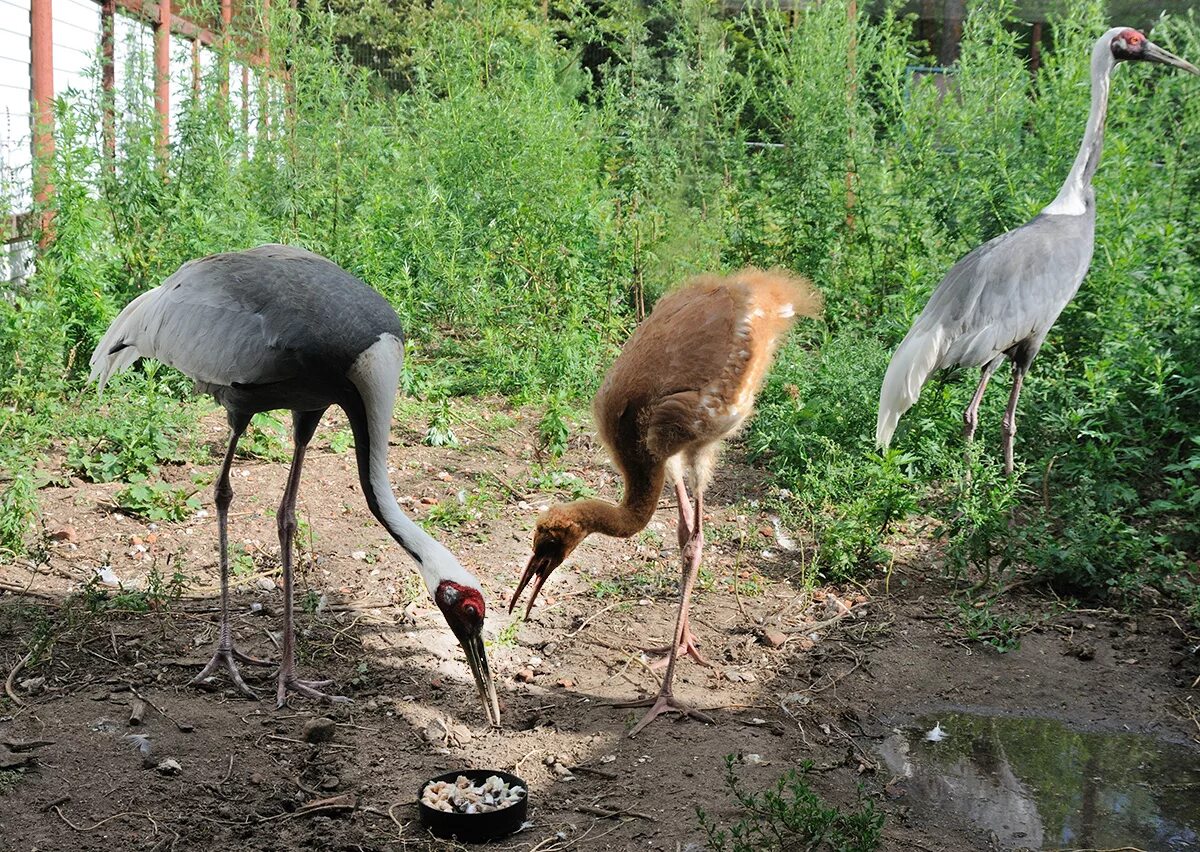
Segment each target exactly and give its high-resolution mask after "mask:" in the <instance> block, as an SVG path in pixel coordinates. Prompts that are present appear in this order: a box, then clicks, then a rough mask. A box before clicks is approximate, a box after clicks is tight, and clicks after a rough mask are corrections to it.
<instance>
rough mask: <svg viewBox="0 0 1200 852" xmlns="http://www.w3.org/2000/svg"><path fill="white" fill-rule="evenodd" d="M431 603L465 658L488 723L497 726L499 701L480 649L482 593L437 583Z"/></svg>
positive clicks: (466, 586)
mask: <svg viewBox="0 0 1200 852" xmlns="http://www.w3.org/2000/svg"><path fill="white" fill-rule="evenodd" d="M433 600H434V603H436V604H437V605H438V609H440V610H441V611H442V615H443V616H445V618H446V623H447V624H448V625H450V630H451V631H452V632H453V633H454V635H455V637H457V638H458V642H459V644H460V645H462V649H463V652H464V653H465V654H466V655H467V663H468V665H470V667H471V674H473V675H474V676H475V686H476V687H477V688H478V689H479V698H480V700H481V701H483V710H484V713H486V714H487V717H488V724H490V725H493V726H495V727H499V726H500V702H499V700H498V699H497V698H496V683H495V681H493V680H492V671H491V669H490V668H489V667H488V659H487V652H486V651H485V650H484V648H483V617H484V613H485V612H486V609H485V607H484V604H483V592H482V591H480V589H478V588H477V587H474V586H469V585H466V584H464V583H456V582H454V581H453V580H443V581H442V582H441V583H439V584H438V587H437V591H436V592H434V595H433Z"/></svg>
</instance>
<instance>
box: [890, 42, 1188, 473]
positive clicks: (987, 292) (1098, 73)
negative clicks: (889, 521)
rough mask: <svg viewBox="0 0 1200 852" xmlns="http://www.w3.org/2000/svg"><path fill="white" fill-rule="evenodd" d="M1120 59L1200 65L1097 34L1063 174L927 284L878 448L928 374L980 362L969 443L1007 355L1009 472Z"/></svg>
mask: <svg viewBox="0 0 1200 852" xmlns="http://www.w3.org/2000/svg"><path fill="white" fill-rule="evenodd" d="M1123 60H1142V61H1147V62H1161V63H1163V64H1165V65H1174V66H1175V67H1176V68H1182V69H1184V70H1185V71H1189V72H1191V73H1192V74H1200V69H1197V68H1196V67H1195V66H1194V65H1192V64H1191V63H1189V62H1186V61H1184V60H1183V59H1180V58H1179V57H1178V56H1175V55H1174V54H1173V53H1169V52H1168V51H1166V50H1163V49H1162V48H1161V47H1159V46H1158V45H1156V44H1154V43H1153V42H1151V41H1150V40H1148V39H1147V38H1146V37H1145V36H1144V35H1142V34H1141V33H1140V32H1138V31H1137V30H1134V29H1129V28H1127V27H1114V28H1113V29H1111V30H1109V31H1108V32H1106V33H1105V34H1104V35H1102V36H1101V37H1100V38H1099V40H1098V41H1097V42H1096V44H1095V46H1094V47H1093V48H1092V110H1091V114H1090V115H1089V116H1088V123H1087V131H1086V132H1085V133H1084V135H1083V144H1082V145H1081V146H1080V148H1079V154H1078V155H1076V157H1075V163H1074V165H1072V166H1071V172H1070V174H1068V175H1067V179H1066V182H1064V183H1063V185H1062V189H1060V190H1059V191H1058V195H1057V197H1055V199H1054V201H1052V202H1051V203H1050V205H1049V206H1047V207H1046V208H1044V209H1043V210H1042V212H1041V213H1039V214H1038V215H1037V216H1036V217H1034V219H1033V220H1032V221H1030V222H1027V223H1026V224H1024V225H1022V226H1021V227H1019V228H1016V229H1014V230H1012V231H1009V232H1008V233H1006V234H1001V235H1000V236H998V237H996V238H995V239H992V240H989V241H988V242H986V243H984V244H983V245H981V246H980V247H979V248H977V249H975V250H974V251H973V252H971V253H970V254H968V255H967V256H966V257H964V258H963V259H962V260H960V261H959V262H958V263H956V264H954V266H953V267H952V268H951V269H950V271H949V272H948V273H946V277H945V278H943V279H942V282H941V283H940V284H939V285H938V286H937V289H936V290H934V291H933V295H932V296H931V297H930V298H929V304H927V305H926V306H925V310H923V311H921V314H920V316H918V317H917V319H916V321H915V322H914V323H913V325H912V328H911V329H909V332H908V334H907V335H906V336H905V338H904V340H903V342H901V344H900V346H899V347H898V348H897V349H896V352H895V354H894V355H892V361H891V363H890V364H889V365H888V369H887V374H886V375H885V376H884V379H883V387H882V388H881V389H880V392H879V420H878V422H877V424H876V427H875V443H876V444H877V445H878V446H879V447H881V448H882V447H886V446H887V445H888V444H889V443H891V440H892V433H893V432H895V431H896V424H897V423H898V422H899V420H900V415H902V414H903V413H904V412H905V411H907V410H908V409H909V408H910V407H912V405H913V404H915V403H916V401H917V398H918V397H919V396H920V395H921V387H922V386H923V385H924V384H925V381H926V380H927V379H928V378H929V375H930V374H931V373H932V372H933V371H934V370H939V369H943V368H945V367H954V366H962V367H981V368H982V375H981V377H980V379H979V385H978V386H977V387H976V388H975V394H974V396H972V397H971V402H970V404H969V405H968V406H967V409H966V411H965V412H963V425H964V428H963V434H964V436H965V438H966V440H967V442H968V443H970V441H971V440H972V438H974V436H975V426H976V424H977V423H978V418H979V403H980V401H981V400H982V399H983V392H984V390H985V389H986V388H987V384H988V380H989V379H991V377H992V373H994V372H995V371H996V368H997V367H999V366H1000V364H1001V362H1002V361H1003V360H1004V358H1008V359H1009V360H1010V361H1012V363H1013V384H1012V392H1011V394H1010V395H1009V398H1008V408H1007V409H1006V410H1005V412H1004V470H1005V473H1006V474H1008V475H1011V474H1012V469H1013V436H1014V435H1016V432H1017V421H1016V411H1017V397H1018V396H1020V393H1021V382H1022V380H1023V379H1024V378H1025V373H1026V372H1028V371H1029V366H1030V364H1032V363H1033V359H1034V357H1035V356H1036V355H1037V353H1038V350H1039V349H1040V348H1041V346H1042V341H1044V340H1045V339H1046V334H1047V333H1048V332H1049V331H1050V328H1051V326H1053V325H1054V322H1055V321H1056V320H1057V319H1058V315H1059V314H1060V313H1062V309H1063V308H1065V307H1066V306H1067V303H1068V302H1069V301H1071V299H1072V298H1073V297H1074V296H1075V293H1076V291H1077V290H1078V289H1079V285H1080V283H1081V282H1082V281H1083V276H1084V275H1085V274H1086V273H1087V270H1088V266H1089V265H1090V264H1091V262H1092V247H1093V242H1094V240H1095V235H1096V199H1095V193H1094V191H1093V190H1092V176H1093V175H1094V174H1095V173H1096V167H1097V166H1098V165H1099V164H1100V150H1101V148H1102V146H1103V144H1104V118H1105V113H1106V110H1107V108H1108V85H1109V75H1110V74H1111V72H1112V69H1113V67H1114V66H1115V65H1116V64H1117V63H1118V62H1121V61H1123Z"/></svg>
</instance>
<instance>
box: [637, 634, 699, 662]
mask: <svg viewBox="0 0 1200 852" xmlns="http://www.w3.org/2000/svg"><path fill="white" fill-rule="evenodd" d="M642 650H643V651H644V652H646V653H647V654H660V655H661V656H660V657H659V658H658V659H656V660H651V661H650V668H651V669H653V670H654V671H658V670H659V669H665V668H666V667H667V663H669V662H671V646H670V645H659V646H658V647H655V648H643V649H642ZM676 653H677V654H686V655H687V656H689V657H691V658H692V659H693V660H695V661H696V662H697V663H699V664H700V665H702V666H706V667H708V668H712V663H710V662H709V661H708V660H707V659H706V658H705V657H704V655H703V654H701V653H700V645H699V643H698V642H697V641H696V637H695V636H694V635H692V631H690V630H689V631H688V632H687V633H686V634H684V639H683V642H682V643H681V644H680V645H679V647H678V648H677V649H676Z"/></svg>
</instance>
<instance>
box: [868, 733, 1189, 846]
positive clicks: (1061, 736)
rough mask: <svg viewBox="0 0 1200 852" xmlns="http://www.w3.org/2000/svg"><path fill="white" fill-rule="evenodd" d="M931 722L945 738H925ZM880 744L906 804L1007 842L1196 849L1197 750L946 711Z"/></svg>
mask: <svg viewBox="0 0 1200 852" xmlns="http://www.w3.org/2000/svg"><path fill="white" fill-rule="evenodd" d="M939 722H940V724H941V728H942V730H944V731H945V733H946V738H945V739H944V740H941V741H940V742H929V741H926V739H925V732H927V731H929V730H931V729H932V728H933V727H934V725H935V724H936V723H939ZM880 753H881V755H882V757H883V759H884V762H885V763H886V764H887V766H888V768H889V769H890V770H891V771H892V772H893V773H894V774H895V775H897V776H899V777H901V778H902V779H904V781H903V782H902V786H903V787H904V789H906V790H907V791H908V795H909V796H910V797H911V798H912V799H913V801H914V803H920V804H921V805H923V806H924V807H925V808H927V809H934V810H941V811H948V812H951V813H954V814H956V815H957V816H959V817H960V818H964V819H967V820H970V821H971V822H972V823H974V824H975V825H977V826H979V827H980V828H981V829H983V830H984V831H990V832H993V833H994V834H995V836H996V838H998V840H999V841H1000V843H1001V845H1002V846H1004V847H1005V848H1008V849H1022V848H1025V849H1062V848H1078V847H1096V848H1113V847H1121V846H1133V847H1137V848H1141V849H1146V850H1163V852H1177V850H1200V753H1198V752H1197V751H1196V750H1194V749H1192V748H1190V747H1188V746H1186V745H1179V744H1171V743H1166V742H1163V741H1162V740H1158V739H1155V738H1154V737H1150V736H1147V735H1144V734H1124V733H1123V734H1100V733H1087V732H1081V731H1073V730H1071V729H1070V728H1068V727H1067V726H1066V725H1064V724H1062V723H1061V722H1058V721H1054V720H1051V719H1017V718H1000V717H992V716H977V715H971V714H966V713H946V714H942V715H940V716H938V717H936V718H934V717H928V718H921V719H917V720H915V721H914V722H912V723H911V724H909V725H906V726H904V727H903V728H898V729H897V731H896V733H894V734H892V735H891V736H890V737H888V738H887V739H886V740H884V742H883V744H882V745H881V746H880Z"/></svg>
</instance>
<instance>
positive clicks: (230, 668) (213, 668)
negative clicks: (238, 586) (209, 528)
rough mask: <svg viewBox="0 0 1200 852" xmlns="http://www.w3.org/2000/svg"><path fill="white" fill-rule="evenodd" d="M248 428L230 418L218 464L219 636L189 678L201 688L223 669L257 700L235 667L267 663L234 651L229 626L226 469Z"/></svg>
mask: <svg viewBox="0 0 1200 852" xmlns="http://www.w3.org/2000/svg"><path fill="white" fill-rule="evenodd" d="M248 425H250V418H249V417H247V416H244V415H240V414H239V415H234V414H230V415H229V433H230V434H229V447H228V448H227V449H226V450H225V460H224V461H223V462H222V463H221V473H220V474H219V475H218V476H217V486H216V488H215V490H214V491H215V493H214V501H215V502H216V504H217V541H218V544H219V546H220V551H221V555H220V562H221V633H220V639H219V640H218V642H217V650H216V653H214V654H213V657H212V659H211V660H209V661H208V665H206V666H205V667H204V669H203V670H202V671H201V672H200V674H198V675H196V676H195V677H194V678H192V681H191V684H192V685H193V686H200V685H203V684H205V683H206V682H207V681H208V679H209V678H210V677H212V676H213V675H214V674H216V672H217V670H218V669H222V668H223V669H225V670H226V671H227V672H228V673H229V679H230V680H232V681H233V685H234V686H236V687H237V689H238V691H239V692H241V693H242V694H243V695H245V696H246V697H247V698H253V699H255V700H257V699H258V696H257V695H256V694H255V693H254V690H252V689H251V688H250V687H248V686H247V685H246V682H245V681H244V680H242V675H241V673H240V672H239V671H238V667H237V664H238V663H248V664H250V665H255V666H266V665H270V663H268V662H267V661H266V660H259V659H256V658H255V657H251V656H249V655H247V654H243V653H242V652H241V651H239V650H238V649H237V648H235V647H234V645H233V631H232V629H231V628H230V625H229V504H230V503H232V502H233V486H231V485H230V484H229V468H230V467H231V466H232V465H233V454H234V451H236V450H237V445H238V440H239V439H240V438H241V437H242V433H243V432H245V431H246V427H247V426H248Z"/></svg>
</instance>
